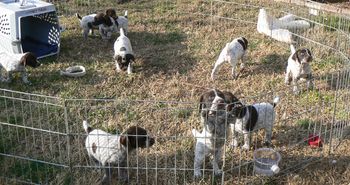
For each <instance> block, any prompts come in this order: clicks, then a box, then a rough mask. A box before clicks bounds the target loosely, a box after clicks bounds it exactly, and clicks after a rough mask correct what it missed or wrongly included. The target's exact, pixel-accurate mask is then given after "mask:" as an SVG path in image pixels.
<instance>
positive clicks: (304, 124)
mask: <svg viewBox="0 0 350 185" xmlns="http://www.w3.org/2000/svg"><path fill="white" fill-rule="evenodd" d="M297 125H298V126H299V127H301V128H303V129H305V130H307V129H311V128H313V126H314V125H315V123H314V122H313V121H312V120H310V119H301V120H298V121H297Z"/></svg>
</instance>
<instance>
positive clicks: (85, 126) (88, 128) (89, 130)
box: [83, 120, 92, 134]
mask: <svg viewBox="0 0 350 185" xmlns="http://www.w3.org/2000/svg"><path fill="white" fill-rule="evenodd" d="M83 127H84V130H85V132H86V133H87V134H89V133H90V132H91V131H92V127H90V125H89V124H88V122H87V121H86V120H84V121H83Z"/></svg>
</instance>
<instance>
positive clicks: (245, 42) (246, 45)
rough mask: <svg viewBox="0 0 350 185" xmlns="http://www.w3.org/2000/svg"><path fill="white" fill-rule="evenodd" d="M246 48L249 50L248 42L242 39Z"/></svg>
mask: <svg viewBox="0 0 350 185" xmlns="http://www.w3.org/2000/svg"><path fill="white" fill-rule="evenodd" d="M242 39H243V41H244V44H245V47H246V48H248V40H247V39H246V38H245V37H242Z"/></svg>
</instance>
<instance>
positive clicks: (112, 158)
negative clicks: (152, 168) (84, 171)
mask: <svg viewBox="0 0 350 185" xmlns="http://www.w3.org/2000/svg"><path fill="white" fill-rule="evenodd" d="M83 127H84V130H85V132H86V133H87V134H88V135H87V137H86V140H85V148H86V150H87V152H88V155H89V156H90V157H92V158H93V159H95V160H96V161H98V162H99V163H100V164H101V165H102V166H103V167H106V168H105V172H106V173H105V175H104V177H103V180H102V182H103V183H109V182H110V181H111V177H110V174H111V170H112V169H110V168H108V167H111V166H117V167H121V169H120V168H119V173H118V174H119V177H120V180H121V181H127V170H126V167H127V165H128V164H127V161H128V157H129V155H130V153H131V152H133V151H134V150H136V149H137V148H148V147H151V146H152V145H153V144H154V143H155V139H154V138H153V137H151V136H150V135H148V134H147V130H145V129H144V128H141V127H138V126H131V127H129V128H128V129H127V130H126V131H125V132H124V133H122V134H121V135H112V134H109V133H107V132H105V131H103V130H100V129H93V128H92V127H90V125H89V124H88V123H87V121H83Z"/></svg>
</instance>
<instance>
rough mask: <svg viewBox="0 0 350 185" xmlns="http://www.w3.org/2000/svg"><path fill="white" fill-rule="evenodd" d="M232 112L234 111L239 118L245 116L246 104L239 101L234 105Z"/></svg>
mask: <svg viewBox="0 0 350 185" xmlns="http://www.w3.org/2000/svg"><path fill="white" fill-rule="evenodd" d="M232 112H233V115H234V116H236V117H237V118H243V117H244V115H245V114H246V112H247V110H246V108H245V106H244V105H242V104H241V103H237V104H236V105H235V106H234V108H233V111H232Z"/></svg>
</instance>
